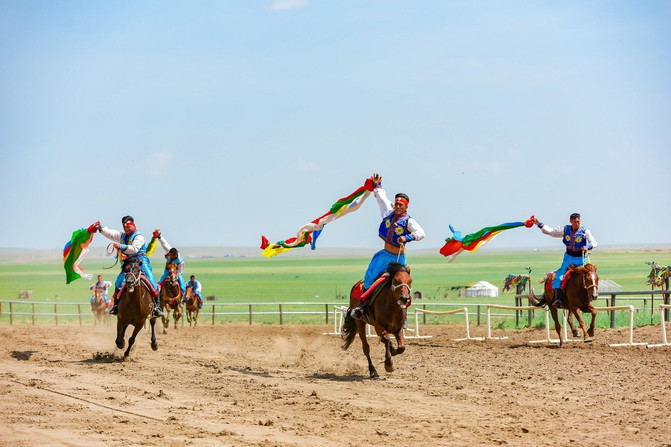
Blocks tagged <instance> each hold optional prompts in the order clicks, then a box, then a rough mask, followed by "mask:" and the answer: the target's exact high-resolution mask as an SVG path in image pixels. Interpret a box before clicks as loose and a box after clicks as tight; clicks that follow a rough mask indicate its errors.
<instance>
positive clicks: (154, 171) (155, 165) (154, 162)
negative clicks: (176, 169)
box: [147, 151, 172, 177]
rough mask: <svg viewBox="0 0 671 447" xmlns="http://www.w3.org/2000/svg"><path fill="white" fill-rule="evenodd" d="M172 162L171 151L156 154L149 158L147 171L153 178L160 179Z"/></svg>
mask: <svg viewBox="0 0 671 447" xmlns="http://www.w3.org/2000/svg"><path fill="white" fill-rule="evenodd" d="M171 162H172V153H171V152H170V151H161V152H154V153H153V154H151V155H149V156H148V157H147V171H148V172H149V174H151V175H152V176H153V177H160V176H161V175H162V174H163V173H164V172H165V171H166V168H167V167H168V166H169V165H170V163H171Z"/></svg>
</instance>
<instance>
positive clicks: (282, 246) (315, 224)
mask: <svg viewBox="0 0 671 447" xmlns="http://www.w3.org/2000/svg"><path fill="white" fill-rule="evenodd" d="M371 191H373V180H372V179H370V178H369V179H366V182H365V183H364V184H363V186H361V187H359V188H357V189H356V190H355V191H354V192H353V193H351V194H350V195H348V196H346V197H343V198H341V199H339V200H338V201H336V202H335V203H334V204H333V205H331V208H330V209H329V211H328V212H327V213H325V214H324V215H322V216H320V217H318V218H316V219H315V220H313V221H312V222H309V223H307V224H305V225H303V226H302V227H300V228H299V229H298V231H297V233H296V237H292V238H290V239H285V240H282V241H279V242H277V243H275V244H270V243H269V241H268V239H267V238H266V237H265V236H261V249H262V250H263V256H265V257H266V258H272V257H273V256H277V255H279V254H280V253H284V252H286V251H289V250H291V249H294V248H297V247H304V246H306V245H307V244H310V246H311V248H312V249H313V250H314V249H315V243H316V241H317V238H318V237H319V235H320V234H321V232H322V230H323V228H324V225H326V224H327V223H330V222H333V221H334V220H336V219H339V218H341V217H342V216H344V215H346V214H349V213H352V212H354V211H356V210H358V209H359V207H361V205H362V204H363V202H364V201H365V200H366V199H367V198H368V196H369V195H370V193H371Z"/></svg>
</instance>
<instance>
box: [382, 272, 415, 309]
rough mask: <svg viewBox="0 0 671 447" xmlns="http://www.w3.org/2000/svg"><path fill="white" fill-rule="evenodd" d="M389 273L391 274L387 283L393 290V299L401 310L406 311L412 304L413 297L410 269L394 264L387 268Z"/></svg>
mask: <svg viewBox="0 0 671 447" xmlns="http://www.w3.org/2000/svg"><path fill="white" fill-rule="evenodd" d="M387 273H388V274H389V279H387V282H388V283H389V286H390V288H391V294H392V297H393V298H394V299H395V300H396V302H397V303H398V305H399V306H400V307H401V308H403V309H405V308H406V307H407V306H408V303H410V298H411V295H412V289H411V287H410V286H411V285H412V278H411V277H410V268H409V267H406V266H404V265H402V264H399V263H398V262H392V263H391V264H389V267H387Z"/></svg>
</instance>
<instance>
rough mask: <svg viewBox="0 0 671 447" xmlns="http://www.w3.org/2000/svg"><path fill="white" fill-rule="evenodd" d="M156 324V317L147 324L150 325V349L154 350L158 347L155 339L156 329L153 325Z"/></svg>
mask: <svg viewBox="0 0 671 447" xmlns="http://www.w3.org/2000/svg"><path fill="white" fill-rule="evenodd" d="M155 324H156V319H153V320H149V326H151V349H152V350H153V351H156V350H157V349H158V342H157V341H156V331H155V330H154V325H155Z"/></svg>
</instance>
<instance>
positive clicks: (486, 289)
mask: <svg viewBox="0 0 671 447" xmlns="http://www.w3.org/2000/svg"><path fill="white" fill-rule="evenodd" d="M459 296H464V297H466V298H471V297H478V296H489V297H497V296H499V288H498V287H496V286H494V285H492V284H490V283H488V282H487V281H478V282H476V283H474V284H471V285H469V286H468V287H466V288H465V289H461V290H460V291H459Z"/></svg>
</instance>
